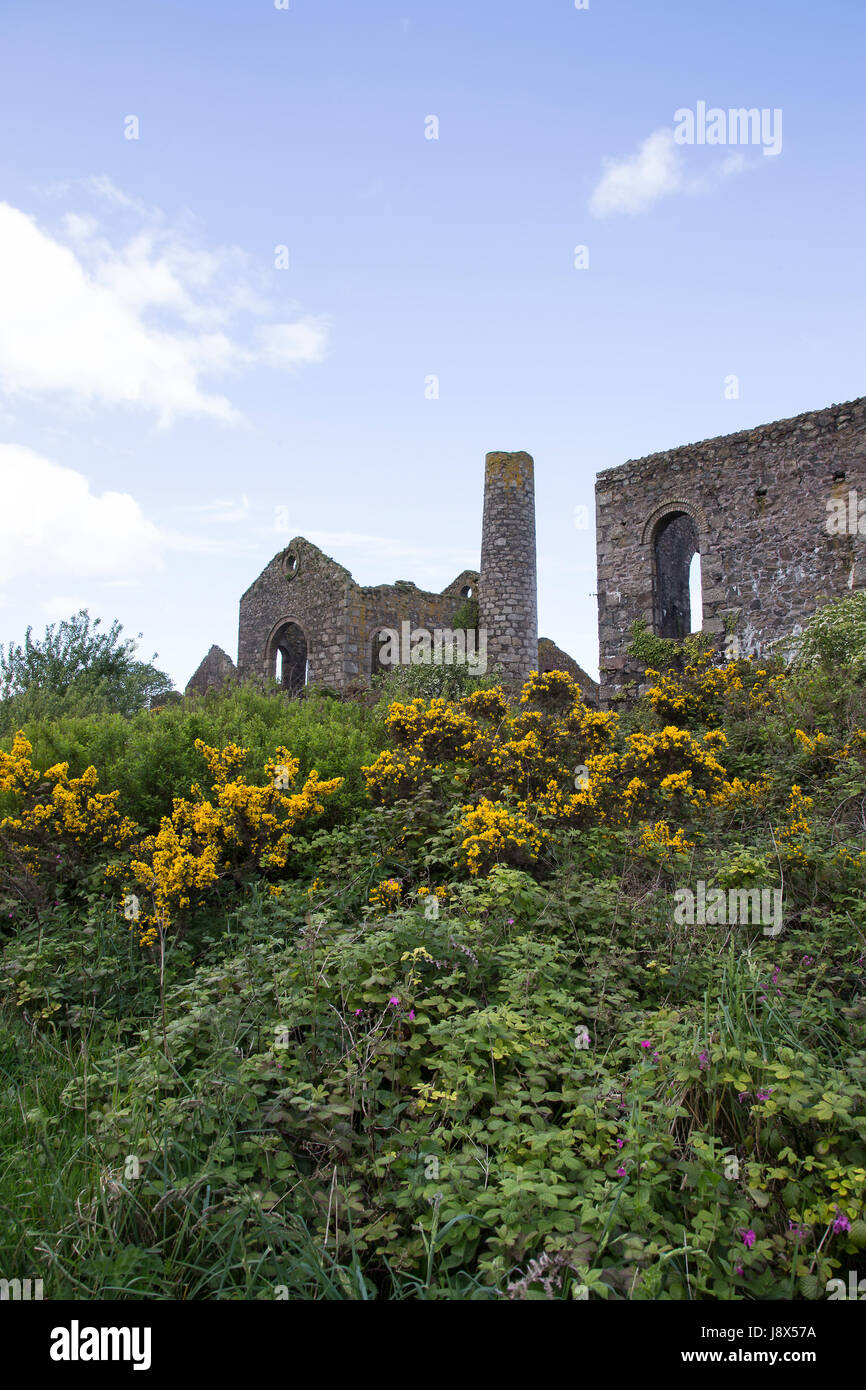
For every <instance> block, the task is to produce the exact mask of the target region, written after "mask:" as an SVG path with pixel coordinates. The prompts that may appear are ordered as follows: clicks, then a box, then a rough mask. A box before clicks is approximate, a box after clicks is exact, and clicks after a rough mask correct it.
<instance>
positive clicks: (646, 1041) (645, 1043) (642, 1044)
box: [641, 1038, 652, 1047]
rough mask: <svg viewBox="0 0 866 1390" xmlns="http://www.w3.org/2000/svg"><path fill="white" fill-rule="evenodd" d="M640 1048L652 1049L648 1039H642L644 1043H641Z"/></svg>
mask: <svg viewBox="0 0 866 1390" xmlns="http://www.w3.org/2000/svg"><path fill="white" fill-rule="evenodd" d="M641 1047H652V1043H651V1042H650V1040H649V1038H646V1039H644V1041H643V1042H642V1043H641Z"/></svg>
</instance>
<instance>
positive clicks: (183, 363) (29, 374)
mask: <svg viewBox="0 0 866 1390" xmlns="http://www.w3.org/2000/svg"><path fill="white" fill-rule="evenodd" d="M87 187H88V190H89V192H90V193H91V194H96V195H97V196H98V197H99V198H100V199H101V200H102V202H103V203H106V202H107V203H108V205H109V207H108V214H109V220H110V219H111V218H116V217H118V216H119V217H121V218H122V219H127V220H128V219H129V218H133V219H134V220H135V221H136V223H137V225H136V227H135V230H134V231H133V233H132V235H127V236H126V237H125V238H124V239H123V240H122V241H121V242H120V244H118V237H117V235H116V234H115V235H114V236H113V237H112V236H110V235H109V234H108V229H107V228H106V227H105V226H104V225H103V223H104V219H103V220H98V219H97V218H96V217H94V216H93V215H91V214H89V213H81V212H78V211H71V212H67V213H66V214H65V216H64V217H63V219H62V224H61V225H62V232H61V233H58V234H56V235H52V234H50V233H49V232H48V231H46V230H44V229H43V228H41V227H40V226H39V225H38V224H37V222H36V220H35V219H34V218H33V217H31V216H29V215H28V214H26V213H24V212H22V211H21V210H20V209H18V208H14V207H11V206H10V205H9V204H8V203H0V387H2V389H3V390H4V391H5V392H6V393H7V395H9V396H12V397H14V396H21V395H35V396H39V397H49V396H59V397H61V398H64V399H67V400H71V401H73V402H77V403H86V404H91V403H96V404H103V405H114V406H117V405H121V406H123V405H126V406H132V407H136V408H138V409H144V410H148V411H152V412H154V413H155V414H156V415H157V417H158V419H159V421H160V423H161V424H163V425H167V424H170V423H172V422H173V421H174V420H175V419H178V418H180V417H183V416H204V417H209V418H211V419H214V420H218V421H221V422H223V423H229V424H236V423H238V422H240V420H241V418H242V417H241V415H240V413H239V411H238V410H237V409H236V408H235V407H234V406H233V405H232V403H231V401H230V400H229V399H228V398H227V397H226V396H225V395H222V394H218V393H216V392H214V391H213V389H211V388H210V387H209V386H207V385H205V384H204V379H205V378H209V377H212V376H216V375H220V374H225V373H227V372H230V371H237V370H239V369H241V368H246V367H250V366H253V365H256V364H258V363H261V364H264V365H267V366H269V367H277V368H280V369H283V370H293V369H295V368H297V367H299V366H301V365H304V364H306V363H315V362H321V361H322V360H323V358H324V356H325V350H326V346H327V338H328V327H329V325H328V322H327V320H326V319H324V318H317V317H313V316H306V317H303V318H299V319H298V320H297V321H296V322H292V323H267V324H261V323H258V324H253V325H252V327H250V328H247V329H244V328H243V326H242V325H240V326H239V325H238V323H237V319H238V316H239V315H240V316H242V315H247V316H250V315H253V316H257V317H259V318H261V317H264V316H265V315H266V314H269V313H270V312H271V309H270V304H269V301H268V298H267V297H266V295H265V294H264V293H263V292H262V285H261V283H254V282H252V281H251V278H250V275H249V273H248V271H247V269H246V261H245V258H244V256H243V255H242V253H241V252H240V251H238V250H237V249H232V248H221V249H217V250H208V249H205V248H204V247H202V246H201V245H200V244H199V242H197V241H196V239H195V238H192V237H191V236H190V235H189V234H188V233H181V232H180V231H178V230H176V229H171V228H168V227H167V226H166V225H165V220H164V218H163V217H162V215H161V214H160V213H158V212H157V211H153V210H147V209H144V208H143V206H142V205H141V204H139V203H137V202H136V200H134V199H130V198H127V197H126V195H125V194H123V193H121V192H120V190H117V189H115V188H114V186H113V185H112V184H111V183H110V181H109V180H90V181H89V183H88V185H87ZM67 188H68V186H67ZM55 191H56V190H55ZM142 220H144V225H141V222H142ZM259 279H260V281H261V282H262V283H264V277H263V276H260V277H259Z"/></svg>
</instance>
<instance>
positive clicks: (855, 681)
mask: <svg viewBox="0 0 866 1390" xmlns="http://www.w3.org/2000/svg"><path fill="white" fill-rule="evenodd" d="M680 664H682V663H680ZM391 693H392V695H393V694H394V691H392V692H391ZM4 747H5V749H6V751H5V752H3V753H0V911H2V919H0V920H2V924H3V935H2V938H0V939H2V961H0V998H2V1004H0V1007H2V1032H0V1089H2V1100H3V1110H4V1120H3V1140H2V1148H0V1272H2V1273H3V1274H4V1275H5V1276H6V1277H8V1278H12V1277H20V1278H26V1277H42V1278H43V1279H44V1284H45V1296H46V1297H47V1298H62V1297H73V1298H82V1297H89V1298H100V1299H111V1298H124V1297H133V1298H171V1299H181V1298H256V1299H273V1298H280V1297H291V1298H300V1297H320V1298H337V1299H346V1298H352V1299H367V1298H373V1297H379V1298H503V1297H505V1298H508V1297H510V1298H523V1297H530V1298H544V1297H557V1298H571V1297H587V1296H588V1297H589V1298H609V1299H659V1298H662V1299H687V1298H709V1299H731V1298H736V1299H772V1298H784V1299H788V1298H815V1297H823V1296H825V1295H826V1286H827V1282H828V1280H829V1279H831V1278H833V1277H837V1276H840V1277H842V1278H843V1279H845V1278H847V1271H849V1270H851V1269H858V1268H860V1273H861V1275H862V1273H863V1272H864V1271H863V1269H862V1268H861V1267H862V1266H863V1264H864V1256H863V1254H862V1250H863V1247H864V1244H866V1222H864V1213H863V1190H864V1180H866V1110H864V1094H863V1093H864V1081H866V997H864V967H866V941H864V930H866V905H864V892H863V885H864V868H866V819H864V805H866V689H864V684H863V680H862V675H861V674H860V672H859V670H858V669H855V668H853V667H852V668H851V669H850V670H849V671H847V672H846V671H843V670H838V669H837V670H836V671H834V672H831V673H829V674H828V673H826V671H825V669H824V668H822V667H820V666H818V667H814V668H804V669H803V670H801V671H799V672H794V671H787V670H786V669H785V668H784V667H782V666H781V665H780V664H777V665H772V664H764V665H760V664H758V663H757V662H755V661H735V662H729V663H727V664H725V665H722V666H714V665H713V664H712V659H711V657H710V655H709V654H706V653H704V654H702V653H700V652H696V653H693V659H691V661H690V664H687V665H686V666H685V669H681V670H678V671H676V670H669V671H667V672H663V671H659V672H655V673H653V674H652V675H651V676H650V690H649V692H648V694H647V695H646V696H644V697H643V698H642V699H641V700H640V701H639V702H638V704H637V705H636V707H635V708H634V709H632V710H630V711H629V712H627V713H623V714H621V715H620V716H616V715H609V714H599V713H597V712H593V711H591V710H588V709H587V708H585V707H584V706H583V705H582V704H581V703H580V699H579V692H578V691H577V689H576V687H575V686H574V685H573V684H572V683H571V681H570V680H569V679H568V678H567V677H565V676H562V675H560V674H558V673H553V674H551V675H548V676H545V677H541V678H538V677H535V678H533V679H532V680H531V681H530V682H529V683H528V685H527V686H526V687H525V688H524V690H523V692H521V693H518V694H517V695H516V696H515V697H513V698H511V699H509V698H507V697H506V695H505V694H504V693H503V692H502V691H501V690H500V689H499V688H497V687H490V685H489V683H488V684H487V687H486V688H484V687H482V686H478V687H476V686H474V685H472V684H471V683H470V684H469V685H467V686H466V687H465V690H464V692H463V693H461V692H460V689H456V690H454V689H453V688H452V691H451V693H450V694H449V698H448V699H437V698H436V696H435V695H433V694H432V693H430V692H429V691H428V693H427V694H425V695H424V696H421V697H418V698H416V699H414V700H413V699H412V698H411V690H409V691H405V690H401V691H400V692H399V698H398V699H395V700H393V701H392V702H390V703H389V700H388V698H387V692H386V697H385V698H383V700H382V702H381V703H380V704H379V705H377V706H370V705H369V704H366V705H365V704H360V703H359V704H353V703H349V702H346V703H342V702H339V701H336V700H333V699H328V698H326V697H325V696H319V697H314V698H310V699H305V700H302V701H294V702H287V701H286V700H285V699H283V698H282V697H281V696H265V695H263V694H261V693H256V692H254V691H253V690H252V689H243V688H242V689H240V690H234V691H231V692H228V693H226V694H224V695H222V696H219V695H215V694H212V695H210V696H208V697H207V698H205V699H203V700H201V699H200V700H192V701H185V702H183V703H182V704H178V705H172V706H167V707H166V708H165V709H163V710H161V711H159V712H157V713H144V714H140V715H135V716H133V717H132V718H120V717H115V716H111V715H102V716H98V717H96V716H94V717H91V718H84V717H77V718H69V719H62V718H61V719H55V720H52V721H46V720H43V721H41V722H36V723H33V724H31V725H26V726H25V728H24V729H23V730H22V731H21V732H20V734H19V735H18V736H17V737H16V739H15V741H14V742H13V740H12V739H11V738H8V739H6V740H4ZM90 768H93V769H95V772H89V771H88V769H90ZM97 777H98V781H97V780H96V779H97ZM115 792H116V793H117V795H116V796H112V793H115ZM684 890H688V891H689V892H692V893H694V894H695V897H696V899H697V900H699V901H701V902H704V901H705V902H706V904H707V907H706V911H705V912H703V913H700V912H698V913H697V914H692V915H693V917H695V920H694V921H692V922H689V921H688V920H685V921H684V920H682V917H683V911H682V906H681V905H682V903H683V902H684V900H685V899H684ZM777 892H780V893H781V898H780V899H778V900H777V899H776V898H775V897H774V896H773V895H774V894H775V893H777ZM755 893H757V895H758V896H757V899H755V898H754V894H755ZM762 893H763V894H766V897H765V898H763V899H762V897H761V895H762ZM777 901H780V902H781V904H782V916H781V919H780V921H779V922H777V921H776V919H775V918H773V917H770V916H766V915H764V916H757V917H756V916H755V915H753V916H752V917H751V918H750V919H749V920H748V921H743V920H742V918H741V919H740V920H737V921H732V920H731V914H732V910H733V909H732V905H734V904H738V905H739V907H740V909H742V907H743V904H744V902H748V903H749V904H750V905H751V908H752V910H753V914H754V909H755V903H756V902H757V903H758V904H759V905H761V904H762V903H763V904H764V906H766V904H767V903H769V902H772V903H775V902H777ZM712 903H715V910H713V908H712V907H711V904H712ZM726 914H727V915H726ZM701 917H703V919H704V920H698V919H699V918H701Z"/></svg>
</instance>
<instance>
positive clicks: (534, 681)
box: [362, 668, 767, 876]
mask: <svg viewBox="0 0 866 1390" xmlns="http://www.w3.org/2000/svg"><path fill="white" fill-rule="evenodd" d="M727 670H728V668H720V670H719V671H717V672H716V674H713V673H712V672H711V671H706V672H702V671H698V668H695V675H696V678H697V676H698V675H699V676H700V678H701V680H702V681H704V683H705V685H706V687H707V688H706V692H705V693H706V697H707V698H709V697H710V696H711V695H714V694H715V693H716V692H717V690H725V689H726V688H727V687H728V686H731V685H733V683H734V679H733V677H732V676H731V675H730V674H725V673H726V671H727ZM652 674H655V673H652ZM659 688H660V689H662V688H663V691H664V694H665V699H669V700H670V701H673V700H674V695H675V691H676V690H681V687H680V686H678V685H677V683H676V682H675V681H674V680H673V678H670V679H668V678H665V680H664V683H663V687H662V686H660V687H659ZM681 693H682V692H681ZM686 694H687V692H686V693H683V700H685V699H686ZM661 703H662V702H661V699H660V698H659V699H658V700H657V701H656V706H657V707H661ZM386 725H387V728H388V730H389V732H390V733H391V735H392V737H393V739H394V745H395V746H394V747H391V748H388V749H386V750H385V751H384V752H383V753H381V754H380V756H379V757H378V758H377V759H376V761H375V762H374V763H372V764H371V765H370V766H368V767H365V768H363V769H362V770H363V773H364V776H365V778H366V782H367V790H368V793H369V795H370V797H371V799H372V800H374V801H376V802H378V803H379V804H381V805H383V806H393V805H394V804H395V803H397V802H399V801H400V800H403V799H407V798H410V797H412V796H413V795H414V794H415V793H416V792H420V791H422V790H429V788H430V786H431V785H432V782H433V781H434V780H435V779H436V778H437V777H438V779H439V781H440V782H441V783H447V782H449V781H450V782H451V783H453V784H457V786H458V787H459V788H460V790H461V791H462V792H464V793H469V795H470V797H471V798H472V799H471V800H469V801H468V802H464V804H463V805H462V807H461V809H460V811H459V814H458V816H457V819H456V822H455V837H456V844H457V858H458V861H459V862H460V863H461V864H462V865H463V866H464V867H465V868H467V869H468V870H469V873H470V874H472V875H473V876H475V875H478V874H482V873H486V872H488V871H489V869H490V868H491V867H492V866H493V864H495V863H499V862H510V863H513V864H515V865H520V866H524V867H525V866H526V865H528V864H531V863H533V862H534V861H535V860H537V858H538V856H539V854H540V853H541V852H542V849H543V847H544V846H545V844H546V843H547V842H548V841H549V840H550V838H551V835H552V832H553V830H554V829H555V827H556V826H559V825H573V826H580V825H589V824H596V823H601V822H607V823H609V824H612V825H624V826H628V825H633V824H636V823H637V824H640V822H641V821H642V820H644V821H646V820H649V824H650V825H653V824H656V825H657V824H658V823H660V822H659V814H658V813H659V811H661V812H662V814H663V815H664V812H665V811H667V812H668V817H667V818H666V819H665V821H664V823H665V824H667V823H668V819H669V817H670V815H671V814H672V813H676V812H680V813H681V814H682V815H693V814H694V812H695V811H696V810H700V811H709V810H712V809H718V810H721V811H728V810H732V809H735V808H737V807H740V806H752V807H753V806H755V805H757V804H758V803H759V801H760V798H761V796H762V795H764V794H765V792H766V788H767V781H766V779H760V780H759V781H757V782H743V781H741V780H740V779H738V778H735V779H733V780H729V779H728V776H727V773H726V771H725V768H724V766H723V764H722V763H721V762H720V760H719V754H720V753H721V752H722V751H723V750H724V748H725V746H726V739H725V735H724V733H722V732H721V730H719V729H715V728H713V729H710V730H709V731H708V732H706V733H704V734H702V735H700V736H696V735H694V734H692V733H690V732H689V731H688V730H686V729H682V728H679V727H678V726H677V725H675V724H669V725H666V726H665V728H663V729H661V730H657V731H655V732H651V733H644V732H639V733H633V734H630V735H628V736H627V737H626V738H625V739H622V740H621V741H620V740H619V735H618V725H619V721H618V716H617V715H616V714H615V713H610V712H606V711H597V710H590V709H588V708H587V707H586V706H585V705H584V704H583V701H582V698H581V693H580V689H579V687H578V685H577V684H576V682H575V681H574V680H573V679H572V677H571V676H569V675H568V674H567V673H566V672H563V671H549V672H546V673H545V674H544V675H538V674H537V673H536V674H534V675H532V676H531V677H530V679H529V680H528V681H527V682H526V684H525V685H524V687H523V690H522V692H521V694H520V699H519V702H518V706H517V710H516V712H515V711H512V710H510V709H509V706H508V703H507V700H506V698H505V695H504V692H503V691H502V690H501V689H495V690H483V691H475V692H474V693H473V694H472V695H469V696H467V697H464V698H463V699H461V700H458V701H455V702H454V703H452V704H448V703H446V701H445V700H442V699H435V700H430V701H425V700H423V699H420V698H419V699H415V700H413V701H412V702H411V703H409V704H403V703H395V704H393V705H392V706H391V707H390V709H389V712H388V715H387V718H386ZM576 774H577V775H576ZM680 833H681V832H675V833H672V844H671V846H670V848H671V849H673V848H675V847H680V846H679V844H678V843H677V842H676V834H680ZM687 843H688V842H685V841H684V842H683V844H682V848H686V847H687Z"/></svg>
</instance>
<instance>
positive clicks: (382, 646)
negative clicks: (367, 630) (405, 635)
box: [370, 627, 400, 676]
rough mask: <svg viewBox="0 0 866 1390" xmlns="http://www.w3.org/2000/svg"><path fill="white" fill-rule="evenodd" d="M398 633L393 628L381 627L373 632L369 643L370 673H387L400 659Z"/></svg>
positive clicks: (376, 674) (372, 674) (373, 674)
mask: <svg viewBox="0 0 866 1390" xmlns="http://www.w3.org/2000/svg"><path fill="white" fill-rule="evenodd" d="M398 641H399V638H398V634H397V630H396V629H395V628H390V627H383V628H379V629H377V631H376V632H374V633H373V639H372V641H371V643H370V675H371V676H378V675H381V674H385V675H387V674H388V672H389V671H393V669H394V666H395V664H396V663H397V662H399V659H400V653H399V647H398Z"/></svg>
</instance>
